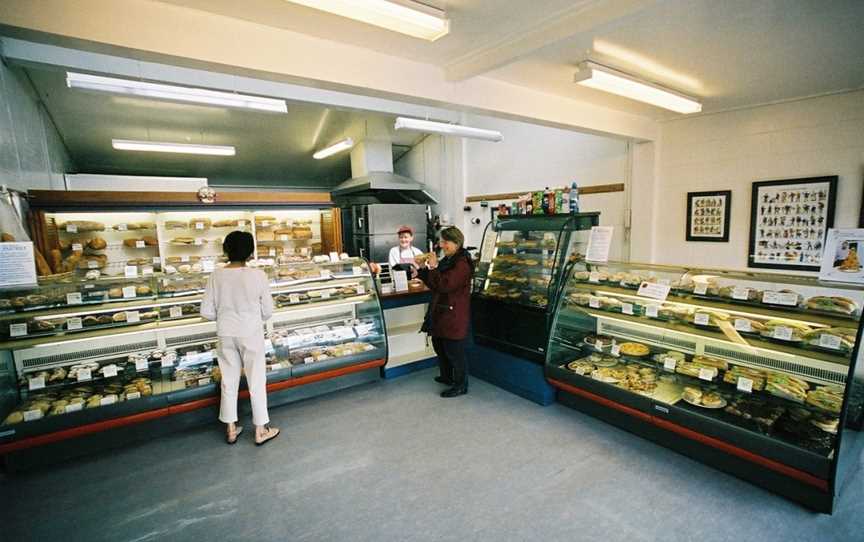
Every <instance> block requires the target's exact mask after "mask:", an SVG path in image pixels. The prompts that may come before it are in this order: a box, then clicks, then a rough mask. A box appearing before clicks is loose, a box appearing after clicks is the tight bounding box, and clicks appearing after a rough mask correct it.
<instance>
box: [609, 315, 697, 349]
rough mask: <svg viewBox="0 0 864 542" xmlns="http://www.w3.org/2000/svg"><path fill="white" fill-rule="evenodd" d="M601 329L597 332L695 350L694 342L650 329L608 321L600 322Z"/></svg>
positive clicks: (663, 345) (667, 346)
mask: <svg viewBox="0 0 864 542" xmlns="http://www.w3.org/2000/svg"><path fill="white" fill-rule="evenodd" d="M600 325H601V329H600V330H598V332H601V333H604V334H608V335H617V336H620V337H628V338H631V339H638V340H642V341H646V342H651V343H654V344H657V345H659V346H662V347H666V348H669V347H676V348H679V349H682V350H688V351H690V352H695V351H696V342H695V341H689V340H687V339H683V338H678V337H668V336H666V335H663V334H662V333H652V332H650V331H646V330H641V329H635V328H632V327H629V326H620V325H618V324H612V323H609V322H601V324H600Z"/></svg>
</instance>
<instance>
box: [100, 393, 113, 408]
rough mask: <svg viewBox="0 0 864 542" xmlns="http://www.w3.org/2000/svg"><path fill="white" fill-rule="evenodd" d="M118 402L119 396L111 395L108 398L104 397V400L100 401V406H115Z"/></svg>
mask: <svg viewBox="0 0 864 542" xmlns="http://www.w3.org/2000/svg"><path fill="white" fill-rule="evenodd" d="M116 402H117V396H116V395H109V396H108V397H103V398H102V399H99V406H108V405H113V404H114V403H116Z"/></svg>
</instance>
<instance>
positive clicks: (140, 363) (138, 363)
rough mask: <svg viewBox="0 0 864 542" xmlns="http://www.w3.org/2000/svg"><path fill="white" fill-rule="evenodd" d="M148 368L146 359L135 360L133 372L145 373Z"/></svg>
mask: <svg viewBox="0 0 864 542" xmlns="http://www.w3.org/2000/svg"><path fill="white" fill-rule="evenodd" d="M149 368H150V364H149V363H148V361H147V360H146V359H138V360H135V370H136V371H138V372H140V371H146V370H147V369H149Z"/></svg>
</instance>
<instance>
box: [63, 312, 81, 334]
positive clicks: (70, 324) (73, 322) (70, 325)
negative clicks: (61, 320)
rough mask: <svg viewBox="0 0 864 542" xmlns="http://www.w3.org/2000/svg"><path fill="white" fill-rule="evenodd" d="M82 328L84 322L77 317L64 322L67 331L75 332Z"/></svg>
mask: <svg viewBox="0 0 864 542" xmlns="http://www.w3.org/2000/svg"><path fill="white" fill-rule="evenodd" d="M83 327H84V322H83V321H82V320H81V318H80V317H78V316H76V317H74V318H69V319H67V320H66V329H68V330H69V331H75V330H78V329H81V328H83Z"/></svg>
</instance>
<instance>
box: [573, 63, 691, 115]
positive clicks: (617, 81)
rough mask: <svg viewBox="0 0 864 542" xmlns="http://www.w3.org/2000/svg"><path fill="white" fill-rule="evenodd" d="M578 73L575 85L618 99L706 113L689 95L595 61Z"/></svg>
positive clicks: (583, 64) (679, 110) (582, 67)
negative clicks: (602, 92)
mask: <svg viewBox="0 0 864 542" xmlns="http://www.w3.org/2000/svg"><path fill="white" fill-rule="evenodd" d="M579 68H580V69H579V71H578V72H576V77H575V78H574V82H576V83H578V84H580V85H584V86H586V87H591V88H596V89H597V90H602V91H605V92H610V93H612V94H617V95H618V96H624V97H625V98H630V99H631V100H638V101H640V102H645V103H649V104H651V105H656V106H657V107H662V108H664V109H671V110H672V111H676V112H678V113H698V112H700V111H702V104H701V103H699V102H697V101H696V100H694V99H693V98H691V97H689V96H685V95H684V94H680V93H678V92H674V91H672V90H668V89H665V88H663V87H661V86H659V85H656V84H654V83H648V82H646V81H642V80H640V79H638V78H636V77H633V76H630V75H627V74H625V73H622V72H619V71H618V70H613V69H612V68H607V67H606V66H601V65H599V64H595V63H594V62H590V61H588V62H583V63H582V64H581V65H580V66H579Z"/></svg>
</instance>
